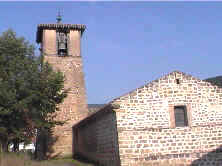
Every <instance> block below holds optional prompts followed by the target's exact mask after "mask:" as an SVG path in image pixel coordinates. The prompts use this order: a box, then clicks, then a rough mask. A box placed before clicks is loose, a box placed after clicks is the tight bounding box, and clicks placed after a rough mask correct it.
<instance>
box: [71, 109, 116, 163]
mask: <svg viewBox="0 0 222 166" xmlns="http://www.w3.org/2000/svg"><path fill="white" fill-rule="evenodd" d="M73 134H74V139H73V140H74V149H73V151H74V156H80V157H83V158H87V159H88V160H90V161H93V162H95V163H97V165H102V166H119V165H120V163H119V162H120V161H119V150H118V140H117V138H118V136H117V128H116V115H115V112H113V111H108V112H104V113H101V114H100V113H99V114H96V115H93V116H91V117H89V119H85V120H83V121H82V122H81V123H80V124H78V125H76V126H74V127H73Z"/></svg>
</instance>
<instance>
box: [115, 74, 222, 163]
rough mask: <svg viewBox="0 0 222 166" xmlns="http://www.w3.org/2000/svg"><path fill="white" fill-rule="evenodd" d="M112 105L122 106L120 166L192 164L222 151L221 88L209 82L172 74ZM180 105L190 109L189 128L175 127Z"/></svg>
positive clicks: (119, 136) (118, 116)
mask: <svg viewBox="0 0 222 166" xmlns="http://www.w3.org/2000/svg"><path fill="white" fill-rule="evenodd" d="M112 104H119V106H120V108H119V109H115V110H114V111H115V112H116V116H117V131H118V140H119V153H120V160H121V166H131V165H132V166H136V165H138V166H141V165H149V164H157V165H158V164H159V165H161V162H162V161H164V160H167V161H170V162H171V164H172V163H173V162H176V161H177V162H181V161H183V163H187V164H191V162H192V161H194V160H196V159H198V158H201V156H202V155H205V156H206V155H207V154H208V153H211V152H212V151H214V150H216V149H217V151H218V149H219V152H220V146H221V145H222V141H221V140H222V127H221V124H222V90H221V89H220V88H218V87H216V86H213V85H211V84H210V83H207V82H205V81H202V80H199V79H196V78H194V77H192V76H190V75H186V74H184V73H182V72H172V73H170V74H168V75H166V76H164V77H161V78H160V79H158V80H155V81H153V82H151V83H149V84H147V85H145V86H142V87H140V88H138V89H136V90H134V91H132V92H130V93H128V94H126V95H124V96H121V97H120V98H117V99H115V100H114V101H112ZM181 105H182V106H186V107H187V115H188V126H185V127H175V118H174V106H181ZM219 152H218V153H217V155H215V156H216V157H218V155H221V154H220V153H219ZM215 156H214V157H215ZM219 159H220V158H219ZM221 159H222V158H221ZM213 160H215V158H214V159H213ZM208 164H210V162H208ZM211 164H212V162H211ZM214 164H215V163H214ZM221 164H222V163H221ZM202 165H203V163H202Z"/></svg>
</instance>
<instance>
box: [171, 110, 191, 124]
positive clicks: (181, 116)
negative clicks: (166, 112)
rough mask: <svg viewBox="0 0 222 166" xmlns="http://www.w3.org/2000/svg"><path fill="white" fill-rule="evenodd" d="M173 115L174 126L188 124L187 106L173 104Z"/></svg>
mask: <svg viewBox="0 0 222 166" xmlns="http://www.w3.org/2000/svg"><path fill="white" fill-rule="evenodd" d="M174 117H175V125H176V127H185V126H188V118H187V108H186V106H175V107H174Z"/></svg>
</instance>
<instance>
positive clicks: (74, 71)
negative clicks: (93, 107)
mask: <svg viewBox="0 0 222 166" xmlns="http://www.w3.org/2000/svg"><path fill="white" fill-rule="evenodd" d="M61 20H62V18H61V15H60V14H59V15H58V17H57V23H55V24H39V25H38V27H37V35H36V42H37V43H39V44H40V50H41V56H43V59H44V61H47V62H48V63H49V64H51V66H52V67H53V69H54V70H59V71H61V72H63V73H64V76H65V89H69V93H68V96H67V97H66V98H65V100H64V102H63V103H62V104H61V105H59V108H60V111H58V112H57V120H62V121H66V123H65V124H64V125H63V126H56V127H55V128H54V129H53V136H54V137H55V138H56V141H55V143H53V145H52V154H50V156H55V155H57V156H66V155H70V154H72V148H73V147H72V146H73V145H72V142H73V140H72V138H73V136H72V126H73V125H74V124H75V123H77V122H78V121H80V120H81V119H83V118H85V117H86V116H87V114H88V108H87V100H86V90H85V83H84V74H83V69H82V57H81V36H82V35H83V32H84V30H85V28H86V27H85V25H79V24H62V23H61Z"/></svg>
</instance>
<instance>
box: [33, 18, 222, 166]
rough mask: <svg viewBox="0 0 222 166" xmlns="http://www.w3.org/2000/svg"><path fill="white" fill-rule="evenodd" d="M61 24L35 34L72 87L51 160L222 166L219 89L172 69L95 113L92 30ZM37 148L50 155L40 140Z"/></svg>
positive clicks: (47, 58)
mask: <svg viewBox="0 0 222 166" xmlns="http://www.w3.org/2000/svg"><path fill="white" fill-rule="evenodd" d="M57 21H58V22H57V23H56V24H39V25H38V28H37V43H40V49H41V53H42V56H43V57H44V61H47V62H49V63H50V64H52V66H53V68H54V69H55V70H60V71H62V72H63V73H64V75H65V78H66V81H65V88H69V89H70V92H69V94H68V97H67V98H66V99H65V101H64V103H63V104H61V105H60V106H59V107H60V110H61V111H60V112H58V117H57V118H58V120H65V121H66V122H67V123H66V124H65V125H64V126H58V127H55V128H54V129H53V136H54V137H56V140H55V142H54V144H53V145H52V151H51V154H50V156H66V155H70V154H72V155H73V156H74V157H75V156H81V157H84V158H86V159H88V160H91V161H93V162H95V163H97V164H98V165H101V166H147V165H161V164H162V165H172V164H175V163H176V165H179V164H181V163H183V164H184V163H185V164H189V165H190V164H200V165H204V164H206V165H216V164H217V165H220V164H221V165H222V154H221V153H220V152H221V151H222V150H220V146H221V145H222V126H221V124H222V89H221V88H219V87H217V86H214V85H212V84H211V83H209V82H206V81H203V80H200V79H197V78H195V77H193V76H191V75H187V74H185V73H182V72H179V71H174V72H172V73H169V74H167V75H165V76H162V77H161V78H159V79H157V80H155V81H152V82H150V83H148V84H146V85H144V86H142V87H139V88H137V89H135V90H133V91H131V92H129V93H127V94H125V95H123V96H121V97H118V98H116V99H114V100H113V101H111V102H110V103H108V104H106V105H104V106H103V107H102V108H100V109H99V110H98V111H96V112H95V113H89V111H88V108H87V100H86V92H85V83H84V74H83V71H82V57H81V36H82V34H83V32H84V30H85V28H86V27H85V26H84V25H78V24H62V23H61V18H60V17H58V19H57ZM38 149H39V150H43V151H44V148H43V147H42V146H41V144H38V141H37V150H38ZM210 154H213V155H210ZM202 158H204V159H203V160H202ZM198 159H199V160H198Z"/></svg>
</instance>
